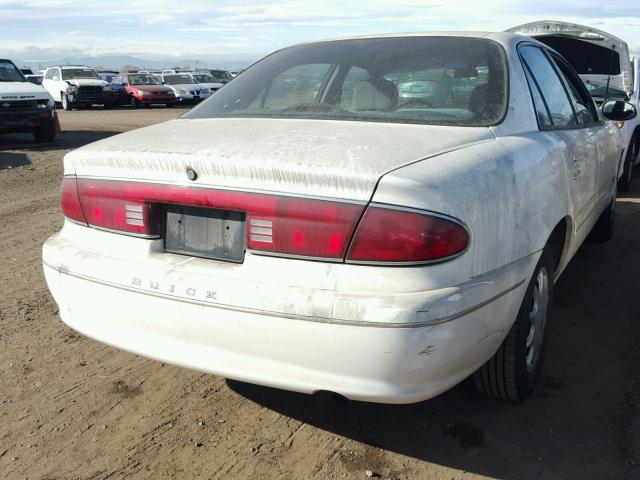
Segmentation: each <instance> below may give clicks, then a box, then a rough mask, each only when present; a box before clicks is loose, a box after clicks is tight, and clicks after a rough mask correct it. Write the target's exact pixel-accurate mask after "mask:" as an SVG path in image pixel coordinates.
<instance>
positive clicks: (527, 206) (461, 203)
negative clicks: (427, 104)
mask: <svg viewBox="0 0 640 480" xmlns="http://www.w3.org/2000/svg"><path fill="white" fill-rule="evenodd" d="M562 152H563V146H562V145H555V144H554V142H553V141H552V140H551V139H549V138H548V137H545V136H543V135H540V134H538V132H531V133H528V134H521V135H512V136H508V137H502V138H498V139H496V140H494V141H492V142H486V143H482V144H478V145H474V146H471V147H468V148H464V149H460V150H457V151H454V152H450V153H446V154H444V155H441V156H438V157H434V158H431V159H428V160H425V161H422V162H418V163H415V164H413V165H410V166H407V167H404V168H401V169H399V170H396V171H394V172H391V173H389V174H388V175H386V176H385V177H383V178H382V180H381V181H380V184H379V186H378V189H377V190H376V193H375V195H374V198H373V200H374V201H376V202H381V203H388V204H394V205H402V206H408V207H412V208H418V209H424V210H430V211H434V212H439V213H443V214H446V215H450V216H452V217H454V218H457V219H459V220H460V221H462V222H463V223H464V224H465V225H467V227H468V229H469V231H470V233H471V241H470V246H469V249H468V250H467V252H466V253H465V254H464V255H463V256H461V257H459V258H458V259H456V260H453V261H455V262H459V265H460V267H461V268H463V269H464V271H466V273H467V275H468V276H469V277H474V276H478V275H481V274H483V273H486V272H489V271H491V270H494V269H497V268H499V267H502V266H504V265H506V264H509V263H511V262H514V261H516V260H518V259H521V258H524V257H526V256H528V255H532V254H535V253H539V252H540V251H541V250H542V248H543V247H544V246H545V244H546V242H547V239H548V238H549V236H550V234H551V232H552V231H553V229H554V228H555V226H556V225H557V224H558V222H560V221H561V220H562V219H563V218H564V217H565V216H567V215H569V216H570V215H571V212H572V210H573V207H572V205H571V201H570V198H569V197H568V193H567V191H568V190H567V181H568V179H567V176H566V167H565V162H564V158H563V155H562Z"/></svg>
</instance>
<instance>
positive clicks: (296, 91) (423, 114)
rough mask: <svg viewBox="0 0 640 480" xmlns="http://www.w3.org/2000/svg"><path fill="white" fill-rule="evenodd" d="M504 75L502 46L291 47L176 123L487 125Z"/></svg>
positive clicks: (466, 42) (462, 41)
mask: <svg viewBox="0 0 640 480" xmlns="http://www.w3.org/2000/svg"><path fill="white" fill-rule="evenodd" d="M506 70H507V68H506V63H505V55H504V52H503V50H502V48H501V47H500V46H499V45H498V44H497V43H495V42H493V41H490V40H486V39H480V38H461V37H401V38H376V39H359V40H341V41H334V42H322V43H314V44H308V45H299V46H295V47H291V48H287V49H284V50H280V51H278V52H276V53H274V54H272V55H270V56H268V57H266V58H265V59H263V60H261V61H260V62H258V63H257V64H255V65H254V66H253V67H251V68H250V69H248V70H246V71H245V72H244V73H243V74H242V75H241V76H239V77H237V78H236V79H235V80H234V81H233V82H231V83H229V84H228V85H227V86H225V88H223V89H221V90H220V91H219V92H217V93H216V94H215V95H213V96H212V97H210V99H209V100H207V101H205V102H204V103H202V104H200V105H199V106H198V107H196V108H195V109H193V110H191V111H190V112H189V113H187V114H186V115H185V116H184V117H185V118H207V117H267V118H268V117H274V118H314V119H337V120H362V121H381V122H402V123H425V124H436V125H460V126H488V125H493V124H496V123H498V122H499V121H500V120H501V119H502V117H503V116H504V113H505V109H506V96H507V95H506V85H507V79H506V75H507V74H506Z"/></svg>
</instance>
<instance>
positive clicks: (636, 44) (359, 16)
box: [0, 0, 640, 61]
mask: <svg viewBox="0 0 640 480" xmlns="http://www.w3.org/2000/svg"><path fill="white" fill-rule="evenodd" d="M544 19H559V20H563V21H569V22H575V23H579V24H584V25H589V26H591V27H595V28H598V29H600V30H605V31H608V32H611V33H614V34H615V35H617V36H619V37H621V38H623V39H624V40H626V41H627V43H629V46H630V48H631V50H634V51H636V52H638V53H640V0H600V1H598V2H592V1H589V0H582V1H576V0H511V1H508V0H474V1H456V0H449V1H446V0H420V1H417V0H368V1H359V0H355V1H348V0H347V1H345V0H282V1H280V0H266V1H263V0H253V1H247V0H126V1H121V0H108V1H105V0H101V1H98V0H79V1H71V0H39V1H38V0H0V57H5V58H6V57H8V58H14V59H20V60H29V61H41V60H44V61H46V59H51V58H64V57H68V56H76V57H77V56H85V55H89V56H95V55H105V54H130V55H134V56H138V57H143V58H148V59H157V60H171V59H180V58H190V59H193V58H199V57H201V58H207V56H210V55H218V56H220V57H221V58H233V57H247V58H250V57H252V58H254V59H258V58H260V57H261V56H263V55H265V54H267V53H269V52H271V51H274V50H276V49H278V48H281V47H284V46H287V45H291V44H294V43H298V42H302V41H308V40H317V39H323V38H334V37H341V36H351V35H359V34H368V33H384V32H408V31H432V30H436V31H437V30H483V31H499V30H504V29H507V28H510V27H513V26H515V25H519V24H522V23H527V22H530V21H535V20H544Z"/></svg>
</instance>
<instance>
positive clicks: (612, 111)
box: [602, 100, 638, 121]
mask: <svg viewBox="0 0 640 480" xmlns="http://www.w3.org/2000/svg"><path fill="white" fill-rule="evenodd" d="M637 114H638V111H637V110H636V107H634V106H633V105H632V104H630V103H627V102H622V101H620V100H617V101H614V100H609V101H608V102H604V103H603V104H602V115H603V116H604V118H606V119H608V120H614V121H620V120H622V121H624V120H631V119H632V118H635V116H636V115H637Z"/></svg>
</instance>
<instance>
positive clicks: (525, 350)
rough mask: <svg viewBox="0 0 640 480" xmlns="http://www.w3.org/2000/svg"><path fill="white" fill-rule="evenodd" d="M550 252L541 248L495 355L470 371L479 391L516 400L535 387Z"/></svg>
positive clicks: (551, 270) (543, 331) (543, 344)
mask: <svg viewBox="0 0 640 480" xmlns="http://www.w3.org/2000/svg"><path fill="white" fill-rule="evenodd" d="M554 256H555V255H554V253H553V249H551V248H545V250H544V251H543V253H542V256H541V257H540V260H539V261H538V264H537V265H536V268H535V270H534V273H533V276H532V277H531V281H530V282H529V285H528V286H527V291H526V293H525V295H524V299H523V300H522V304H521V305H520V309H519V310H518V315H517V316H516V320H515V322H514V323H513V325H512V327H511V329H510V330H509V333H508V334H507V336H506V338H505V339H504V341H503V342H502V345H500V348H498V351H497V352H496V353H495V355H494V356H493V357H492V358H491V359H490V360H489V361H488V362H487V363H485V364H484V365H483V366H482V367H480V368H479V369H478V370H477V371H476V372H475V373H474V374H473V383H474V384H475V386H476V388H477V389H478V390H479V391H481V392H482V393H484V394H486V395H489V396H491V397H494V398H498V399H501V400H509V401H513V402H519V401H522V400H524V399H526V398H527V397H528V396H529V394H531V392H532V391H533V389H534V388H535V387H536V385H537V383H538V380H539V379H540V372H541V371H542V364H543V362H544V354H545V350H546V343H547V342H546V338H547V335H546V328H545V327H546V324H547V323H548V322H547V320H548V318H549V313H550V309H551V305H552V303H553V279H554V270H555V268H554V267H555V264H556V262H555V260H554ZM545 282H546V283H545ZM543 283H544V285H543ZM545 292H546V294H545ZM545 297H546V298H545ZM545 303H546V304H545ZM534 311H535V312H537V313H534ZM534 315H535V317H534Z"/></svg>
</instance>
